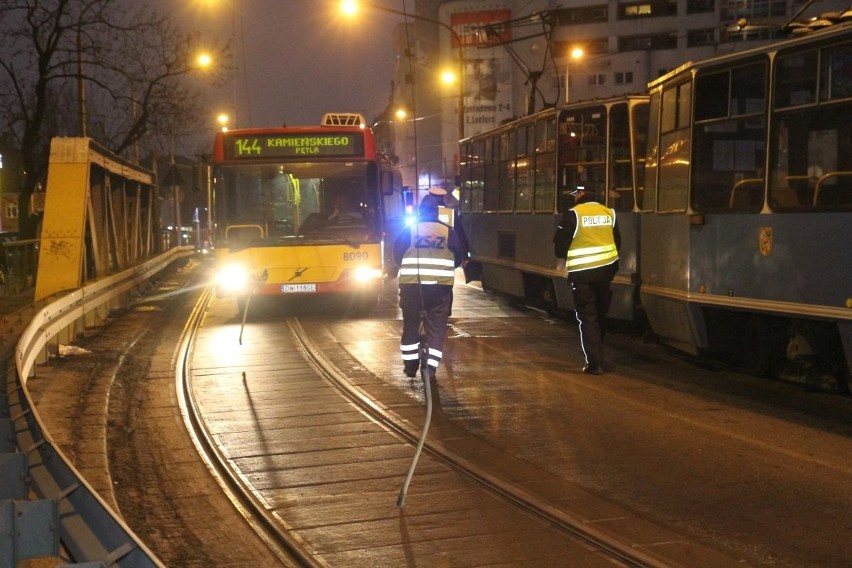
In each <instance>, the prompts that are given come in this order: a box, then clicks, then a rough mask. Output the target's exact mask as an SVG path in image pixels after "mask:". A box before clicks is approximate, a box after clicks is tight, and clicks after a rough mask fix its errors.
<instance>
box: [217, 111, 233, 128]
mask: <svg viewBox="0 0 852 568" xmlns="http://www.w3.org/2000/svg"><path fill="white" fill-rule="evenodd" d="M230 119H231V117H229V116H228V115H227V114H225V113H224V112H223V113H219V115H218V116H216V122H218V123H219V126H220V127H221V128H222V132H227V131H228V121H229V120H230Z"/></svg>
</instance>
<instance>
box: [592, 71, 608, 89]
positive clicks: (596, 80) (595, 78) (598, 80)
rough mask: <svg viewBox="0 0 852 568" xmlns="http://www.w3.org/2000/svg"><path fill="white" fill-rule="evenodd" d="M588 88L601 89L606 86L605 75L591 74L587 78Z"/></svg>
mask: <svg viewBox="0 0 852 568" xmlns="http://www.w3.org/2000/svg"><path fill="white" fill-rule="evenodd" d="M588 79H589V86H590V87H603V86H604V85H606V74H605V73H592V74H591V75H589V76H588Z"/></svg>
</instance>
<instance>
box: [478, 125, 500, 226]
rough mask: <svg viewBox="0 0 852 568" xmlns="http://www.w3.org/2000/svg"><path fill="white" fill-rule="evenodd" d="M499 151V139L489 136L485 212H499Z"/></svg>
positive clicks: (486, 142) (486, 145)
mask: <svg viewBox="0 0 852 568" xmlns="http://www.w3.org/2000/svg"><path fill="white" fill-rule="evenodd" d="M499 149H500V139H499V137H497V136H489V137H488V138H487V139H486V140H485V183H484V186H483V195H482V200H483V202H482V207H483V210H484V211H497V203H498V200H497V195H498V192H497V190H498V187H499V183H500V160H499Z"/></svg>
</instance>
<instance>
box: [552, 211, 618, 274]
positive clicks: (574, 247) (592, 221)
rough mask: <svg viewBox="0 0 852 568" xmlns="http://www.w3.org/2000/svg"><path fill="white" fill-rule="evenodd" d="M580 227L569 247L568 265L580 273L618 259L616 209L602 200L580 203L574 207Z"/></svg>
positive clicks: (566, 265)
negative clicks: (614, 231)
mask: <svg viewBox="0 0 852 568" xmlns="http://www.w3.org/2000/svg"><path fill="white" fill-rule="evenodd" d="M574 212H575V213H576V214H577V228H576V230H575V231H574V238H573V239H572V240H571V246H570V247H569V248H568V256H567V260H566V262H565V268H567V269H568V272H578V271H580V270H589V269H590V268H599V267H601V266H606V265H608V264H612V263H613V262H615V261H616V260H618V250H617V249H616V248H615V237H614V236H613V231H612V228H613V226H614V225H615V211H613V210H612V209H610V208H609V207H606V206H604V205H601V204H600V203H594V202H589V203H580V204H578V205H575V206H574Z"/></svg>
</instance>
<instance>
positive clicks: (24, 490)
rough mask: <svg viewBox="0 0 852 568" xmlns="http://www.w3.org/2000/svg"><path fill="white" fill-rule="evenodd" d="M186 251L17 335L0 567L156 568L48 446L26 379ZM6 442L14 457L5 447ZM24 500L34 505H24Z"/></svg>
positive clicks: (5, 401) (92, 289)
mask: <svg viewBox="0 0 852 568" xmlns="http://www.w3.org/2000/svg"><path fill="white" fill-rule="evenodd" d="M191 252H192V248H190V247H178V248H174V249H172V250H170V251H169V252H167V253H165V254H163V255H160V256H159V257H156V258H153V259H151V260H149V261H146V262H144V263H142V264H140V265H138V266H136V267H133V268H129V269H127V270H125V271H123V272H121V273H119V274H116V275H113V276H110V277H107V278H104V279H103V280H99V281H97V282H95V283H93V284H91V285H88V286H85V287H84V288H80V289H78V290H75V291H73V292H70V293H68V294H67V295H64V296H62V297H61V298H60V299H58V300H57V301H54V302H52V303H50V304H48V305H47V306H46V307H44V308H43V309H41V310H40V311H38V312H36V313H35V317H33V319H32V321H31V323H30V324H29V326H28V327H27V328H26V329H25V330H24V331H23V333H22V334H21V336H20V339H19V340H18V343H17V348H16V351H15V369H14V372H12V373H9V372H6V377H7V389H6V394H5V396H4V395H0V568H6V567H7V566H8V567H15V566H17V564H18V562H19V561H21V560H24V559H27V558H36V557H42V556H60V553H61V555H62V556H63V557H70V559H71V560H73V561H74V562H76V563H92V565H95V566H97V565H102V566H133V567H147V566H157V567H160V566H163V564H162V563H161V562H160V561H159V560H157V558H156V557H155V556H154V554H153V553H152V552H151V551H150V550H148V548H147V547H146V546H145V545H144V543H143V542H142V541H141V540H139V538H138V537H137V536H136V535H135V534H133V532H132V531H131V530H130V529H129V528H128V527H127V526H126V525H125V524H124V522H123V521H122V520H121V519H120V518H119V517H118V516H117V515H116V514H115V513H114V512H113V511H112V510H111V509H110V508H109V506H108V505H107V504H106V502H105V501H104V500H103V499H102V498H101V497H100V496H99V495H98V494H97V493H96V492H95V491H94V489H92V487H91V486H90V485H89V484H88V482H87V481H86V480H85V479H84V478H83V477H82V476H81V475H80V473H79V472H78V471H77V470H76V469H75V468H74V466H73V464H72V463H71V462H70V461H69V460H68V458H67V457H66V456H65V455H64V453H63V452H62V450H61V449H60V448H59V447H58V446H57V445H56V443H55V442H54V441H53V439H52V438H51V436H50V433H49V432H48V431H47V430H46V429H45V427H44V424H43V422H42V420H41V418H40V417H39V415H38V412H36V409H35V406H34V404H33V401H32V399H31V397H30V394H29V391H28V390H27V379H28V378H30V377H32V376H34V375H35V372H36V369H37V365H38V364H39V363H42V362H45V361H47V358H48V348H49V347H51V346H55V345H58V343H59V342H66V343H70V342H71V341H72V340H73V339H74V337H75V336H76V335H77V333H78V332H80V331H82V330H83V329H85V328H86V327H93V326H96V325H100V324H101V323H103V321H104V320H105V319H106V317H107V316H108V315H109V313H110V311H111V310H114V309H118V308H120V307H122V306H124V305H126V304H127V303H129V301H130V296H131V293H132V292H133V291H135V290H136V289H139V288H141V287H142V286H144V285H145V284H146V283H147V281H148V280H149V279H150V278H151V276H153V275H154V274H156V273H158V272H160V271H161V270H163V269H164V268H165V267H166V266H168V265H169V264H170V263H171V262H173V261H175V260H177V259H179V258H181V257H183V256H186V255H188V254H190V253H191ZM54 344H55V345H54ZM0 364H2V363H0ZM9 441H12V442H14V444H15V446H16V451H12V448H9V447H4V443H5V444H6V445H8V442H9ZM2 452H5V453H2ZM31 493H34V494H35V495H36V496H37V497H38V500H31V499H30V500H28V497H29V496H30V494H31Z"/></svg>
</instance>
